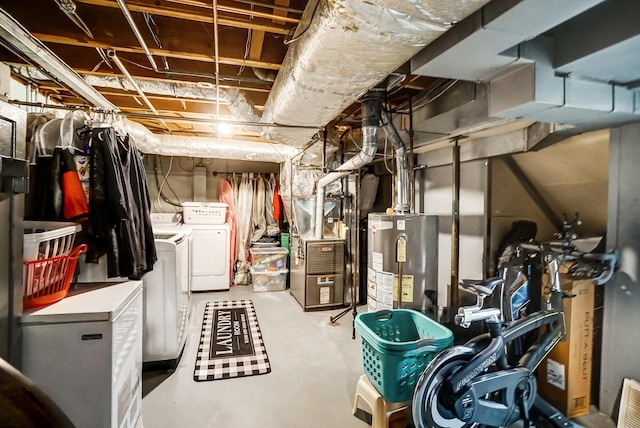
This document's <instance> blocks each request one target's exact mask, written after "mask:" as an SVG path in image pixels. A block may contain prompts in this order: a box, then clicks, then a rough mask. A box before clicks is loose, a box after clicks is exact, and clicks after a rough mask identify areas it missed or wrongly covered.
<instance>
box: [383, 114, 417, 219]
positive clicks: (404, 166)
mask: <svg viewBox="0 0 640 428" xmlns="http://www.w3.org/2000/svg"><path fill="white" fill-rule="evenodd" d="M380 118H381V123H382V129H383V130H384V132H385V134H387V137H388V138H389V139H390V140H391V144H393V148H394V149H395V151H396V155H395V156H396V206H395V208H394V210H395V211H396V212H400V213H405V212H408V211H409V209H410V208H411V193H410V186H409V156H408V155H407V149H406V148H405V146H404V142H403V141H402V138H401V137H400V134H398V131H397V130H396V127H395V126H393V123H392V122H391V116H389V114H388V113H387V112H386V111H384V110H382V112H381V116H380Z"/></svg>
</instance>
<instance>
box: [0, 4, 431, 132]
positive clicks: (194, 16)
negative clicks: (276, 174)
mask: <svg viewBox="0 0 640 428" xmlns="http://www.w3.org/2000/svg"><path fill="white" fill-rule="evenodd" d="M124 3H125V4H126V6H127V8H128V9H129V11H130V14H131V16H132V17H133V20H134V21H135V23H136V26H137V27H138V29H139V31H140V33H141V35H142V37H143V39H144V41H145V43H146V45H147V46H148V48H149V50H150V52H151V53H152V54H153V61H154V62H155V63H156V65H157V69H158V70H157V71H156V70H154V69H153V66H152V64H151V62H150V61H149V58H148V57H147V56H146V55H145V52H144V50H143V47H142V46H141V44H140V42H139V40H138V39H137V38H136V35H135V34H134V31H133V30H132V29H131V27H130V25H129V23H128V22H127V20H126V18H125V15H124V13H123V11H122V10H121V8H120V6H119V3H118V2H117V1H116V0H74V1H73V2H71V1H70V0H21V1H13V0H2V1H0V7H1V8H2V9H3V10H4V11H6V12H7V13H8V14H9V15H11V16H12V17H13V18H15V19H16V20H17V21H18V22H20V24H22V25H23V26H24V27H25V28H26V29H27V30H28V31H29V32H30V33H31V34H33V35H34V36H35V37H36V38H38V39H39V40H40V41H42V42H43V43H44V44H45V45H46V46H47V47H48V48H50V49H51V50H52V51H53V52H54V53H55V54H57V55H58V56H59V57H60V58H61V59H62V60H63V61H64V62H65V63H67V64H68V65H69V66H70V67H71V68H73V69H74V70H75V71H76V72H78V73H79V74H80V75H81V76H82V77H84V78H85V79H86V80H87V81H88V82H89V83H90V84H91V85H93V86H94V87H95V88H96V89H98V90H99V91H100V93H101V94H103V95H104V97H105V98H106V99H107V100H109V101H110V102H111V103H113V104H114V105H116V106H117V107H118V108H119V109H120V110H121V111H122V112H125V113H130V114H150V113H153V112H152V111H151V110H150V108H149V107H148V106H147V105H146V104H145V103H144V100H143V99H141V97H140V95H139V94H138V93H137V92H136V90H135V88H133V87H132V85H131V83H130V82H129V81H128V80H127V79H126V78H125V76H124V75H123V73H122V71H121V70H119V69H118V67H117V66H116V64H115V63H114V61H113V60H111V59H110V58H109V57H108V53H109V51H115V53H116V55H117V57H118V58H120V60H121V62H122V63H123V64H124V66H125V67H126V69H127V71H128V72H129V73H131V75H132V76H133V78H134V80H135V81H136V82H137V84H138V85H139V86H140V87H141V89H143V91H144V92H145V94H146V95H147V97H148V99H149V100H150V101H151V103H152V105H153V106H154V108H155V109H156V110H157V112H158V114H159V115H162V116H169V117H170V118H169V119H166V118H165V119H164V123H161V122H160V121H158V120H153V119H143V118H135V119H134V120H136V121H138V122H140V123H142V124H144V125H145V126H147V127H148V128H149V129H151V130H152V131H153V132H157V133H163V132H167V129H166V128H165V125H167V127H168V131H170V132H171V133H172V134H174V135H188V136H213V135H217V134H216V127H215V124H213V123H212V124H207V123H202V122H203V121H206V120H207V119H212V120H215V119H220V120H231V121H234V120H236V118H237V117H236V116H234V115H233V113H232V110H231V109H230V107H229V104H230V102H232V101H233V100H234V99H235V96H236V94H237V93H238V91H240V93H241V95H242V96H243V97H244V98H245V99H246V101H247V103H248V105H249V106H251V105H253V106H255V108H256V110H255V112H257V113H258V116H257V118H258V119H259V117H260V114H261V111H262V109H263V107H264V105H265V103H266V101H267V98H268V97H269V94H270V92H271V89H272V86H273V81H274V80H275V78H276V75H277V74H278V72H279V71H280V69H281V65H282V62H283V60H284V58H285V55H286V53H287V49H288V48H289V46H290V45H291V44H290V41H291V40H292V38H293V37H294V33H295V31H296V29H297V28H298V24H299V22H300V19H301V17H302V13H303V11H304V9H305V6H306V3H307V0H264V1H252V0H220V1H217V2H216V1H213V2H212V1H202V0H162V1H159V0H126V1H125V2H124ZM60 4H63V5H64V4H67V5H69V4H71V5H75V12H74V14H73V15H74V19H73V20H72V19H70V17H69V16H68V15H67V14H65V12H63V10H62V8H61V7H60V6H59V5H60ZM214 4H216V5H217V17H216V19H215V20H216V21H217V26H216V25H214V13H213V5H214ZM43 17H46V19H43ZM74 21H76V22H77V23H76V22H74ZM305 25H306V24H305ZM85 26H86V28H85V29H83V27H85ZM216 27H217V28H216ZM216 33H217V34H218V36H219V39H218V53H217V59H218V63H217V64H216V52H215V51H216V46H215V35H216ZM0 60H2V61H4V62H7V63H9V64H11V65H14V66H15V65H20V64H24V61H23V60H22V59H20V58H18V57H17V56H15V55H13V54H12V53H10V52H9V51H7V50H5V49H3V48H2V49H1V52H0ZM216 67H217V70H218V73H216ZM14 71H15V75H17V76H18V77H20V78H21V79H23V80H24V81H25V82H27V83H32V84H33V85H34V86H36V87H37V88H38V89H39V90H40V91H41V92H43V93H44V94H45V95H49V96H50V97H51V99H52V100H54V101H56V102H59V103H63V104H69V105H82V104H84V103H85V101H84V100H82V99H80V98H79V97H77V95H75V94H74V93H72V92H71V91H70V90H68V89H66V88H64V87H62V86H60V85H59V84H57V83H55V82H53V81H51V80H48V79H46V76H44V75H43V74H42V73H39V72H38V70H37V69H35V68H33V67H15V68H14ZM216 74H217V77H218V79H217V81H216ZM383 77H384V76H383ZM440 80H442V79H433V78H429V77H423V76H410V77H408V78H404V81H403V82H402V83H401V84H400V85H399V86H397V87H396V88H395V89H394V90H393V92H392V93H391V94H390V98H389V101H390V102H391V103H393V102H402V101H404V100H406V98H407V97H408V96H410V95H415V94H418V93H420V92H421V91H423V90H425V89H428V88H430V87H432V86H433V85H434V84H437V82H439V81H440ZM216 83H217V84H218V87H219V89H220V94H219V96H220V102H219V104H218V103H216V98H217V96H218V91H217V90H216ZM397 100H399V101H397ZM355 101H356V100H355V99H352V100H350V101H349V103H348V105H347V106H346V107H345V108H344V109H342V110H341V111H339V113H341V114H340V115H337V117H336V118H335V121H334V122H333V124H338V125H343V126H345V127H352V126H359V104H357V103H355ZM171 117H175V119H171ZM188 119H193V121H192V122H190V121H189V120H188ZM243 121H245V122H246V121H248V120H247V119H246V117H245V118H243ZM285 125H286V124H285ZM324 125H325V123H321V124H317V125H316V126H317V127H318V128H322V126H324ZM234 131H235V138H241V139H245V140H248V141H267V139H266V138H265V137H266V136H265V135H264V133H263V132H260V131H261V130H260V128H258V127H244V128H240V127H238V128H236V129H235V130H234ZM307 133H308V131H307ZM313 133H315V130H314V131H312V132H311V134H313ZM267 138H268V137H267Z"/></svg>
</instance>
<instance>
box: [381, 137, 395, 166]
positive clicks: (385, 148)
mask: <svg viewBox="0 0 640 428" xmlns="http://www.w3.org/2000/svg"><path fill="white" fill-rule="evenodd" d="M388 141H389V138H388V137H387V136H386V135H385V137H384V152H383V156H384V167H385V168H386V169H387V171H389V174H393V171H391V169H390V168H389V165H387V142H388Z"/></svg>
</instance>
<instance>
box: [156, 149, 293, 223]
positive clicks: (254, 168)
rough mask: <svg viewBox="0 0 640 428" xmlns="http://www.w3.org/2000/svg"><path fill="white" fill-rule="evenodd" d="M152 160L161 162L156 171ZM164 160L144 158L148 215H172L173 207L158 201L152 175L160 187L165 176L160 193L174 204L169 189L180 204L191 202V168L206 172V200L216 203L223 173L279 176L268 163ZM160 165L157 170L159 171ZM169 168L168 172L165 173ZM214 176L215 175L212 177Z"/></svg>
mask: <svg viewBox="0 0 640 428" xmlns="http://www.w3.org/2000/svg"><path fill="white" fill-rule="evenodd" d="M156 158H157V159H158V160H159V161H160V162H161V164H160V163H159V164H158V165H159V166H158V168H156V167H155V165H156V163H155V160H156ZM171 159H172V158H171V157H168V156H155V155H145V157H144V165H145V169H146V172H147V182H148V183H149V194H150V198H151V207H152V211H158V212H173V211H174V210H175V208H174V207H172V206H171V205H169V204H167V203H166V202H164V201H163V200H162V199H161V198H160V199H159V198H158V187H159V186H158V185H157V184H156V179H155V174H156V172H157V174H158V182H159V183H160V185H162V181H163V174H166V173H167V172H169V175H168V177H167V183H166V184H165V185H164V186H163V188H162V193H163V194H164V195H165V196H167V197H168V198H169V199H171V200H174V201H175V199H176V196H175V195H174V194H173V193H172V191H171V189H173V190H174V191H175V193H176V194H177V196H178V199H179V200H180V201H181V202H185V201H193V200H194V197H193V196H194V173H193V168H194V166H203V167H205V168H206V200H207V201H217V200H218V182H219V181H220V179H221V178H223V177H225V176H226V175H227V173H234V172H235V173H243V172H253V173H266V174H268V173H274V174H279V173H280V165H279V164H277V163H270V162H254V161H238V160H226V159H196V158H187V157H179V156H174V157H173V162H172V161H171ZM160 165H161V167H160ZM169 166H171V169H169ZM214 172H216V173H218V175H214Z"/></svg>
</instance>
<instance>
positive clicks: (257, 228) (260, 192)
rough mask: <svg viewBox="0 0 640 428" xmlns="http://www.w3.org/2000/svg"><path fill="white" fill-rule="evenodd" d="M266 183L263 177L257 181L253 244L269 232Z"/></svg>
mask: <svg viewBox="0 0 640 428" xmlns="http://www.w3.org/2000/svg"><path fill="white" fill-rule="evenodd" d="M264 200H265V182H264V179H263V178H262V177H258V178H257V179H256V186H255V190H254V196H253V227H254V231H253V237H252V238H251V242H256V241H257V240H259V239H260V238H262V235H264V232H265V231H266V230H267V220H266V219H265V217H264Z"/></svg>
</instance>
